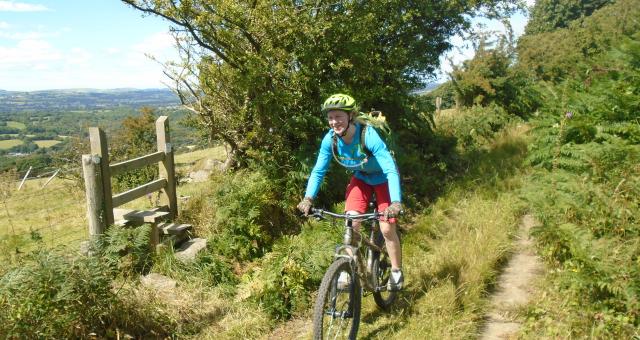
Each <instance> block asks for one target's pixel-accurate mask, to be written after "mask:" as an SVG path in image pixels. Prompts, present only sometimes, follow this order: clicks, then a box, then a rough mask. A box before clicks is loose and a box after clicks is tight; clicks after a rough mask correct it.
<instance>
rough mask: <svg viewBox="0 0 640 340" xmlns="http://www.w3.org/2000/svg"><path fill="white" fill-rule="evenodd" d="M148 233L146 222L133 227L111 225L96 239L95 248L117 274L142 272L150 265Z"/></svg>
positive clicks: (149, 231) (129, 274)
mask: <svg viewBox="0 0 640 340" xmlns="http://www.w3.org/2000/svg"><path fill="white" fill-rule="evenodd" d="M150 234H151V227H150V226H149V225H147V224H145V225H142V226H140V227H135V228H132V227H122V226H118V225H113V226H110V227H109V228H107V230H106V232H105V233H104V235H102V236H101V237H100V238H99V239H98V240H97V243H96V250H97V251H98V253H99V254H100V256H101V257H102V260H103V261H104V263H105V264H106V265H108V266H109V267H110V268H112V269H113V270H114V271H116V272H117V273H119V275H122V276H132V275H136V274H139V273H143V272H145V271H147V270H149V268H150V267H151V259H152V253H151V249H150V246H149V237H150Z"/></svg>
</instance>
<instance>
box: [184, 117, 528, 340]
mask: <svg viewBox="0 0 640 340" xmlns="http://www.w3.org/2000/svg"><path fill="white" fill-rule="evenodd" d="M526 134H527V129H526V127H524V126H517V127H513V128H512V129H510V130H509V132H507V133H503V134H500V135H499V136H498V137H497V139H496V141H494V142H493V143H492V144H491V145H487V146H486V149H483V150H480V151H476V153H473V154H468V155H466V157H467V159H468V166H469V167H468V171H467V173H466V175H465V176H464V177H462V178H460V179H459V180H458V181H456V182H454V183H451V184H450V185H449V186H448V189H447V190H445V193H444V194H443V195H442V196H441V197H440V198H439V199H438V200H437V201H436V202H435V203H434V204H433V205H432V206H431V207H430V208H429V209H428V210H427V211H425V212H424V213H422V214H418V216H417V217H416V219H415V220H414V221H413V222H410V221H407V222H408V223H405V224H404V228H405V229H406V232H405V233H404V236H403V247H404V248H403V256H404V268H405V273H406V284H407V287H406V289H405V291H404V292H403V293H402V294H401V298H400V300H399V301H398V303H397V305H396V306H395V308H394V310H393V311H392V312H391V313H383V312H381V311H380V310H379V309H378V308H377V306H375V303H374V302H373V299H372V298H371V296H370V295H369V296H366V297H365V298H364V299H363V309H362V316H361V326H360V330H359V332H358V337H359V338H363V339H377V338H389V339H402V338H407V339H415V338H424V339H460V338H474V337H476V335H477V333H478V332H479V330H480V327H481V326H482V322H481V320H482V318H483V316H484V313H485V312H486V309H487V302H486V297H487V294H488V292H489V291H490V289H491V287H492V285H493V284H494V281H495V278H496V275H497V273H498V271H499V268H500V266H501V265H502V264H503V263H504V261H505V260H506V258H507V257H508V256H509V254H510V253H511V252H512V251H513V249H512V245H513V235H515V232H516V231H517V228H518V225H519V222H520V217H521V215H522V214H523V213H524V210H525V209H524V205H523V203H522V200H520V199H519V198H518V197H517V196H516V195H515V194H513V192H515V190H516V189H517V188H518V187H520V186H521V184H522V183H521V181H522V177H523V176H522V172H521V170H519V168H520V166H521V163H522V160H523V158H524V154H525V153H526V150H527V149H526V144H527V137H526ZM203 187H204V183H199V185H198V186H193V187H191V186H185V187H184V189H185V190H186V191H189V192H191V194H192V195H194V197H197V196H198V195H200V194H205V193H206V192H207V190H209V189H207V188H203ZM208 209H209V210H210V212H211V213H214V212H215V207H210V208H208ZM204 215H206V214H204ZM318 228H320V226H319V225H314V227H310V228H309V229H306V228H304V229H303V230H302V232H301V234H299V235H297V236H295V242H296V244H297V246H298V247H301V248H302V249H306V250H305V253H306V254H308V255H305V256H317V255H310V254H318V253H323V252H325V253H326V254H329V255H330V254H331V252H332V251H333V249H332V247H325V246H323V243H322V242H319V240H320V239H321V237H317V236H314V237H308V236H309V235H306V234H308V233H318V232H322V231H320V230H317V229H318ZM324 232H328V231H324ZM305 235H306V236H305ZM292 242H293V241H292ZM300 242H302V244H298V243H300ZM335 242H336V243H338V242H339V237H336V239H335ZM287 254H289V255H287V256H284V259H287V258H288V256H294V255H293V253H288V252H287ZM280 256H283V255H282V254H278V253H276V252H275V251H274V252H273V253H270V254H267V255H266V256H265V257H264V258H265V259H269V258H271V259H276V258H280ZM262 263H269V260H265V261H263V262H262ZM296 263H298V262H296ZM252 266H256V268H254V274H253V275H251V276H250V277H251V278H249V275H247V274H245V276H244V279H243V282H242V283H241V284H240V285H239V286H238V287H239V288H238V290H239V292H238V295H237V296H236V297H235V301H236V302H234V303H233V304H232V305H233V306H235V307H234V308H236V309H238V308H239V310H236V311H228V312H227V313H226V314H225V316H224V317H222V318H221V319H220V321H219V322H214V323H212V324H211V325H210V326H209V327H207V328H204V329H202V330H201V331H200V332H199V333H197V335H196V337H197V338H203V339H213V338H221V339H231V338H237V337H252V338H253V337H259V338H263V339H267V338H270V337H271V336H273V334H272V333H271V332H269V329H270V328H277V329H278V331H276V332H281V331H282V329H285V330H286V329H287V328H291V327H295V328H296V330H295V331H291V330H289V331H285V332H284V333H285V334H288V335H291V334H292V333H293V334H295V337H296V338H298V337H301V338H310V337H311V332H312V326H311V314H312V311H311V305H312V304H313V299H314V298H315V294H314V293H313V292H309V293H310V301H311V302H310V303H311V305H310V306H309V309H307V310H302V311H297V312H296V313H295V314H294V317H295V319H294V321H293V322H292V324H291V325H289V324H288V323H281V322H279V321H278V320H273V319H271V320H269V319H268V318H267V316H266V314H265V310H263V309H262V308H259V307H258V308H256V309H255V310H252V309H251V308H250V306H251V305H249V306H248V307H247V306H246V305H245V304H246V303H247V301H250V300H251V299H250V298H248V296H251V294H250V292H252V291H254V292H255V291H261V290H263V289H267V287H268V286H265V285H267V283H265V282H263V281H261V279H260V278H262V279H267V278H269V277H270V275H282V274H270V272H269V270H270V269H269V268H268V267H264V268H263V267H259V266H260V264H259V263H256V264H252ZM307 275H308V274H307ZM283 280H285V279H284V278H283ZM276 282H278V281H277V280H276ZM286 282H287V281H286V280H285V281H283V283H282V284H286ZM316 288H317V287H316ZM203 289H204V288H203ZM247 292H249V293H247ZM247 294H248V295H247ZM245 308H248V309H245ZM249 310H251V312H248V311H249ZM239 311H243V312H239ZM265 318H267V319H265ZM229 320H234V324H237V325H244V326H238V327H230V325H229V324H227V323H225V322H228V321H229ZM276 334H279V333H276ZM258 335H259V336H258Z"/></svg>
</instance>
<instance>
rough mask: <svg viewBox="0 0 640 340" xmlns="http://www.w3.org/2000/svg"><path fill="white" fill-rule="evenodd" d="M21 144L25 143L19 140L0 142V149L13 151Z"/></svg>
mask: <svg viewBox="0 0 640 340" xmlns="http://www.w3.org/2000/svg"><path fill="white" fill-rule="evenodd" d="M20 144H23V142H22V141H21V140H19V139H7V140H0V149H5V150H6V149H11V148H12V147H14V146H16V145H20Z"/></svg>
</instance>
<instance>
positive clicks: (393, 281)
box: [387, 269, 404, 292]
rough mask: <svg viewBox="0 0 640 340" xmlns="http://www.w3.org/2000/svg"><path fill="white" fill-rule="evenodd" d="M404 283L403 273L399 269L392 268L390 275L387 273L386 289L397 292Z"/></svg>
mask: <svg viewBox="0 0 640 340" xmlns="http://www.w3.org/2000/svg"><path fill="white" fill-rule="evenodd" d="M403 285H404V275H403V274H402V270H401V269H392V270H391V275H389V281H388V282H387V291H389V292H397V291H399V290H402V286H403Z"/></svg>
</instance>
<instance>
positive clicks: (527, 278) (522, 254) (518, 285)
mask: <svg viewBox="0 0 640 340" xmlns="http://www.w3.org/2000/svg"><path fill="white" fill-rule="evenodd" d="M535 225H536V221H535V219H534V217H533V216H532V215H525V216H523V218H522V224H521V226H520V232H519V235H518V241H517V251H516V253H515V254H514V255H513V257H512V258H511V259H510V260H509V263H508V264H507V266H506V267H505V269H504V271H503V272H502V274H501V275H500V277H499V278H498V285H497V289H496V292H495V293H494V294H493V296H492V297H491V302H490V303H491V310H490V311H489V313H488V314H487V323H486V325H485V327H484V330H483V332H482V334H481V336H480V339H483V340H490V339H510V338H514V337H515V333H516V332H517V331H518V330H519V329H520V323H519V322H517V321H516V320H515V315H514V312H515V311H516V310H517V309H518V308H519V307H521V306H523V305H525V304H526V303H527V302H528V301H529V296H530V293H531V291H532V289H533V288H532V287H531V283H532V282H533V280H534V279H535V278H536V277H537V276H538V275H540V274H541V272H542V268H543V267H542V262H541V261H540V259H539V258H538V257H537V256H536V254H535V251H534V249H533V240H532V239H531V237H530V236H529V232H530V230H531V228H532V227H534V226H535Z"/></svg>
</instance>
